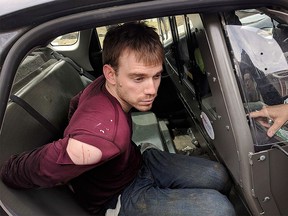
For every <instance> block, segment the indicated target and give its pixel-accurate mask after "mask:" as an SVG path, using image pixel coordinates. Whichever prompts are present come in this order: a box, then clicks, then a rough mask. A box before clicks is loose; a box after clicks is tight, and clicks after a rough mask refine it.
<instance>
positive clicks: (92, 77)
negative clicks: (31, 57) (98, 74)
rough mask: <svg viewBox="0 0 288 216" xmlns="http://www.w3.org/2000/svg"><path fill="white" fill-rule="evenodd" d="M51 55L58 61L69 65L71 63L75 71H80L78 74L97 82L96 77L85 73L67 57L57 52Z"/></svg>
mask: <svg viewBox="0 0 288 216" xmlns="http://www.w3.org/2000/svg"><path fill="white" fill-rule="evenodd" d="M51 55H52V56H54V57H55V58H56V59H57V60H64V61H66V62H67V63H69V64H70V65H71V66H72V67H73V68H74V69H75V70H77V71H78V73H79V74H80V75H81V76H85V77H87V78H88V79H90V80H95V77H94V76H93V75H92V74H90V73H88V72H87V71H85V70H84V69H83V68H81V67H80V66H79V65H77V64H76V63H75V62H74V61H72V59H70V58H68V57H65V56H63V55H61V54H59V53H57V52H55V51H53V52H52V54H51Z"/></svg>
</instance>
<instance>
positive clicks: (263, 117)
mask: <svg viewBox="0 0 288 216" xmlns="http://www.w3.org/2000/svg"><path fill="white" fill-rule="evenodd" d="M250 117H251V118H257V120H258V121H259V122H260V123H261V124H262V125H263V126H264V127H266V128H269V129H268V131H267V135H268V136H269V137H272V136H273V135H274V134H275V133H276V132H277V131H278V130H279V129H280V128H281V127H282V126H283V125H284V124H285V123H286V122H287V121H288V104H280V105H274V106H264V107H263V108H262V109H261V110H259V111H255V112H251V113H250ZM271 120H272V121H273V124H272V125H271V123H270V122H269V121H271Z"/></svg>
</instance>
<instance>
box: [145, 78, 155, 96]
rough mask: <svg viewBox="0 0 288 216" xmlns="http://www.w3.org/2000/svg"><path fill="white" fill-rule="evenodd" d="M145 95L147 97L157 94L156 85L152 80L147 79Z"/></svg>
mask: <svg viewBox="0 0 288 216" xmlns="http://www.w3.org/2000/svg"><path fill="white" fill-rule="evenodd" d="M144 93H145V94H149V95H155V94H156V93H157V83H156V81H154V80H153V79H149V80H147V82H146V85H145V89H144Z"/></svg>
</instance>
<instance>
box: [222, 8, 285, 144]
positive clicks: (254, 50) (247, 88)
mask: <svg viewBox="0 0 288 216" xmlns="http://www.w3.org/2000/svg"><path fill="white" fill-rule="evenodd" d="M223 19H224V20H225V24H226V26H225V30H226V35H227V38H228V40H229V44H230V47H231V50H230V51H231V55H232V59H233V62H234V65H235V70H236V72H237V73H236V74H237V78H238V83H239V89H240V92H241V94H242V100H243V104H244V107H245V110H246V111H247V113H249V112H251V111H255V110H259V109H261V108H262V107H263V106H265V105H276V104H281V103H288V99H287V98H288V64H287V60H288V58H287V57H288V25H287V23H282V22H279V21H277V20H275V19H273V18H272V17H270V16H269V15H268V14H265V13H263V12H261V11H258V10H248V11H247V10H240V11H232V12H227V13H225V14H224V17H223ZM267 120H268V119H267ZM251 130H252V134H253V136H254V142H255V145H256V146H263V145H271V144H273V143H278V142H284V141H286V142H287V140H288V129H287V127H285V126H284V127H283V128H281V129H280V130H279V131H278V132H277V134H276V136H274V138H272V139H271V138H269V137H268V136H266V128H264V127H263V126H261V124H259V123H258V122H256V121H253V122H251Z"/></svg>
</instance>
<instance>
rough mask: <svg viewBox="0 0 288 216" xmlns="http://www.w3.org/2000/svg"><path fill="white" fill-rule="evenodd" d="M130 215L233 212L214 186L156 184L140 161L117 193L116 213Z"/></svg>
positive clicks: (200, 215) (222, 215) (221, 214)
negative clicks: (128, 182)
mask: <svg viewBox="0 0 288 216" xmlns="http://www.w3.org/2000/svg"><path fill="white" fill-rule="evenodd" d="M149 151H150V150H149ZM164 178H165V177H164ZM134 215H137V216H154V215H155V216H170V215H171V216H177V215H179V216H185V215H187V216H188V215H193V216H203V215H209V216H234V215H235V213H234V209H233V206H232V205H231V203H230V202H229V200H228V199H227V197H226V196H224V195H222V194H221V193H219V192H218V191H216V190H213V189H198V188H195V189H188V188H183V189H181V188H180V189H171V188H161V187H159V186H158V185H157V184H156V181H155V179H154V177H153V175H152V173H151V172H150V170H149V168H148V167H147V166H145V165H144V166H143V167H142V169H141V170H140V172H139V174H138V177H137V178H136V179H135V181H134V182H133V183H132V184H131V185H130V186H128V187H127V188H126V189H125V190H124V192H123V193H122V195H121V209H120V213H119V216H134Z"/></svg>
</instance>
